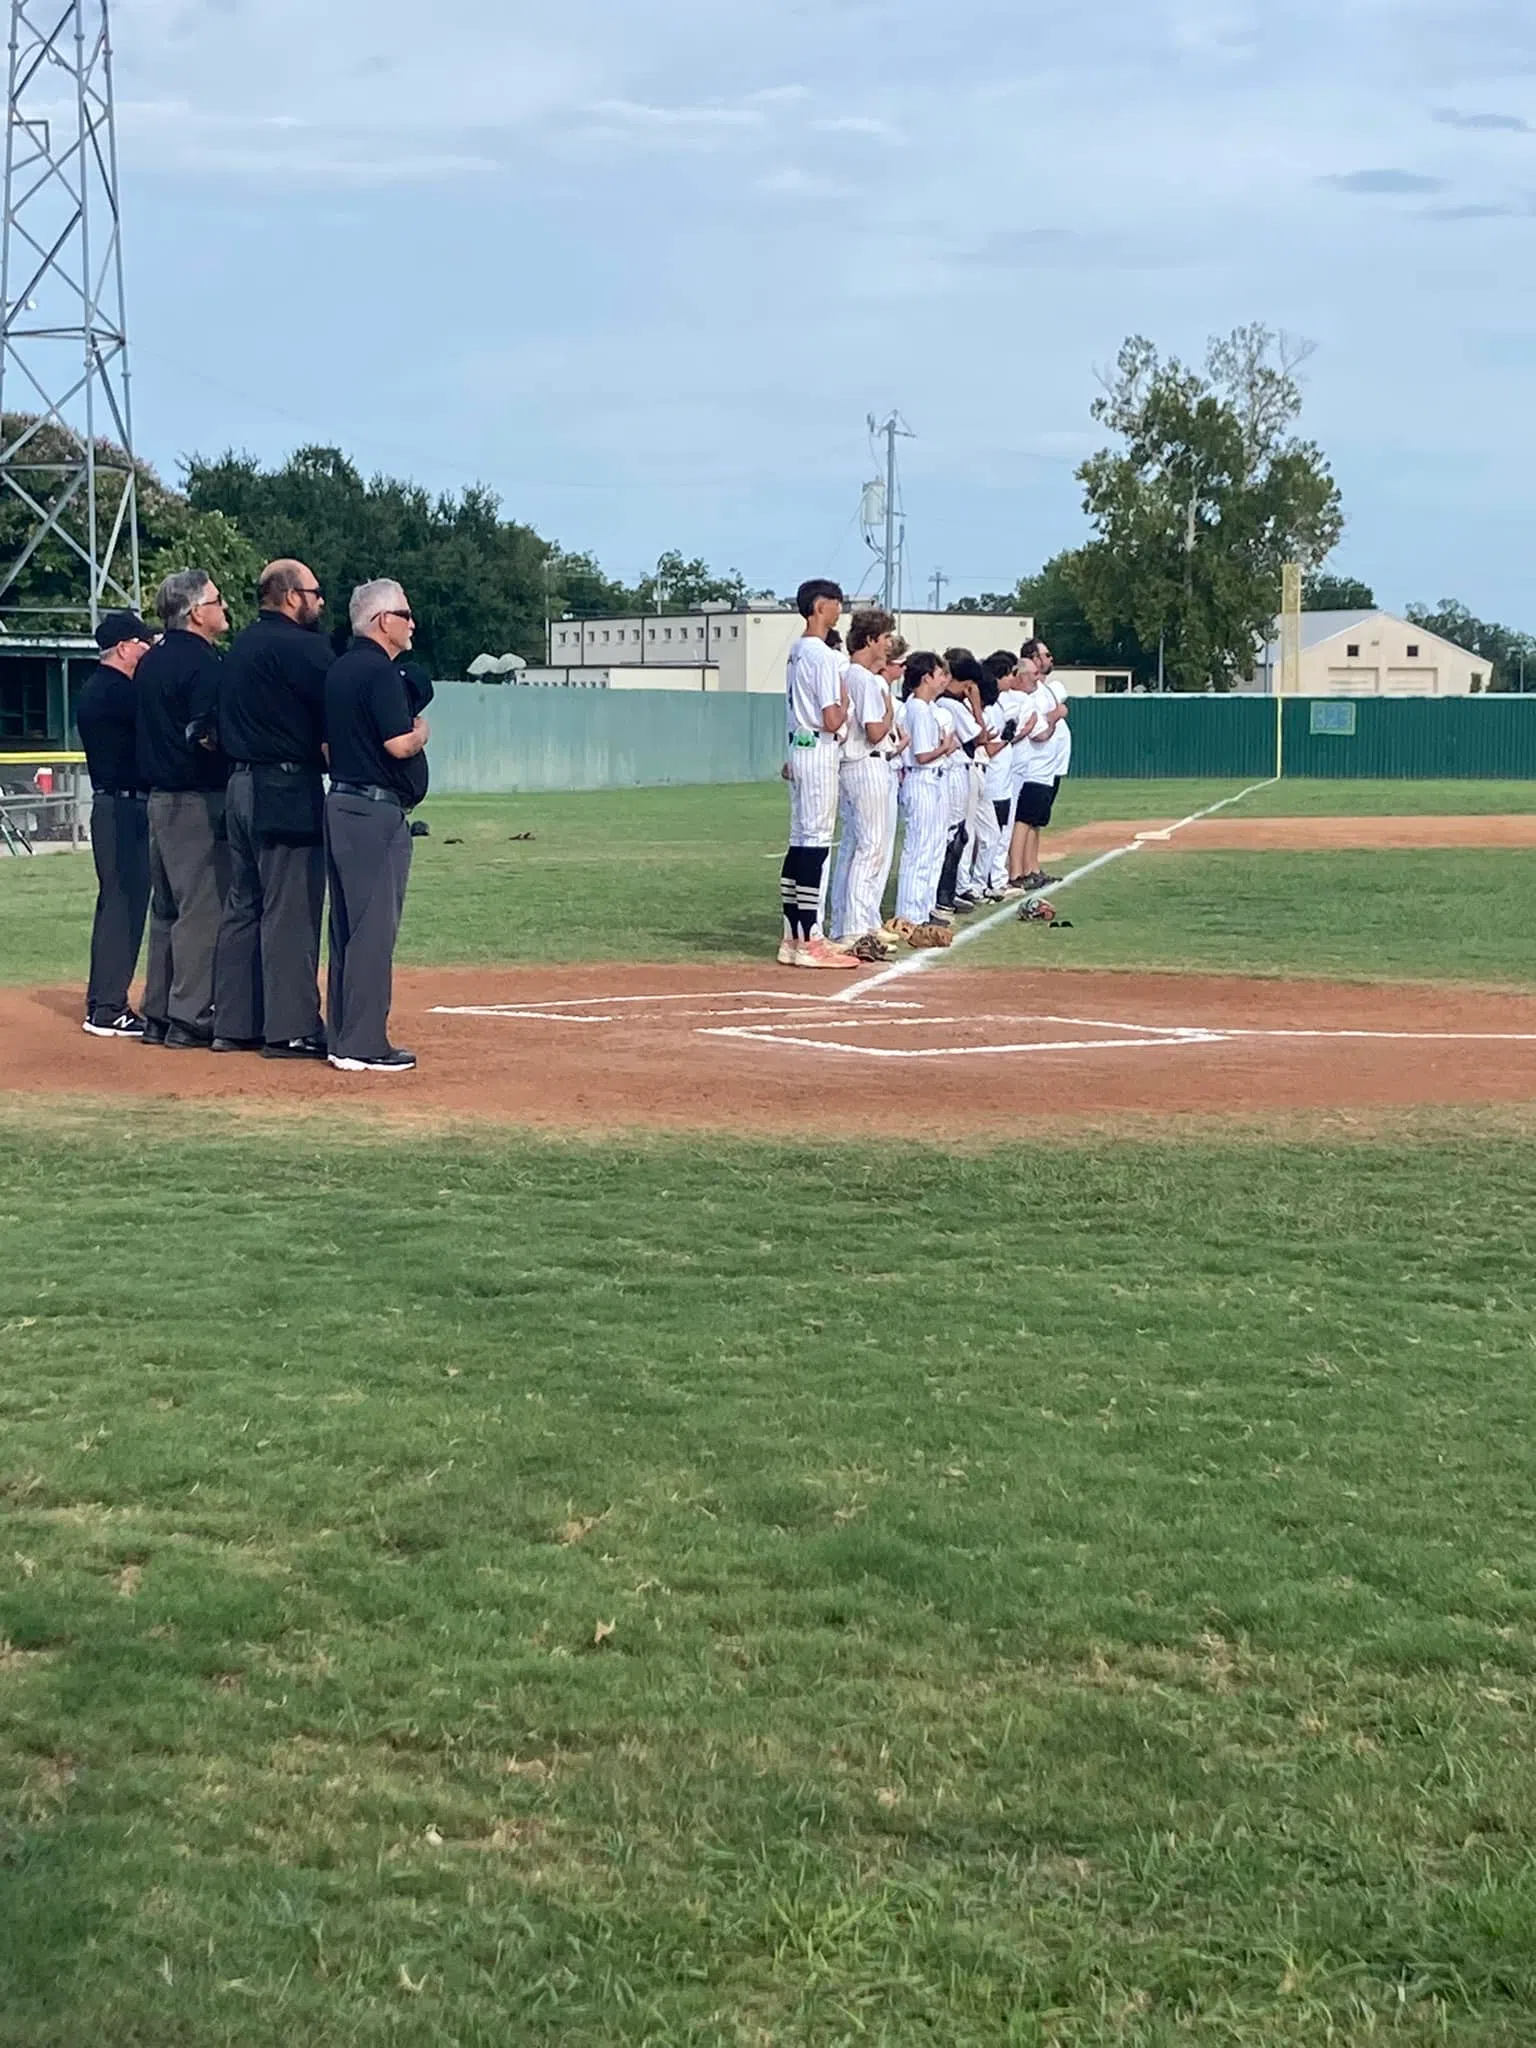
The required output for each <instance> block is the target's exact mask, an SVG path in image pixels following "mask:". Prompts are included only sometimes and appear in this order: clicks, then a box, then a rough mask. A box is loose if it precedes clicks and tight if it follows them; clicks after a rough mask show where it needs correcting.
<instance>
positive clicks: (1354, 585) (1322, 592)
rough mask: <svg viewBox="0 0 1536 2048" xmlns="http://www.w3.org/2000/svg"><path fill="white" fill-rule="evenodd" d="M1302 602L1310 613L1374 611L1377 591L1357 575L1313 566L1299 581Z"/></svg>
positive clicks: (1303, 607) (1304, 608)
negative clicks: (1339, 573)
mask: <svg viewBox="0 0 1536 2048" xmlns="http://www.w3.org/2000/svg"><path fill="white" fill-rule="evenodd" d="M1301 604H1302V609H1303V610H1304V611H1309V612H1373V611H1375V609H1376V593H1375V591H1374V590H1372V588H1371V586H1370V585H1369V583H1362V582H1361V581H1360V579H1359V577H1358V576H1338V575H1335V574H1334V572H1333V571H1332V570H1330V569H1313V570H1312V571H1310V573H1309V574H1308V575H1307V576H1306V577H1305V578H1304V579H1303V581H1302V586H1301Z"/></svg>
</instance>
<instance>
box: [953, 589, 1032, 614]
mask: <svg viewBox="0 0 1536 2048" xmlns="http://www.w3.org/2000/svg"><path fill="white" fill-rule="evenodd" d="M944 609H945V610H946V611H949V612H964V613H966V614H967V615H974V614H975V613H976V612H1011V611H1016V610H1017V609H1018V603H1017V594H1016V593H1015V592H1014V591H1011V590H1010V591H1005V592H1002V593H999V592H998V591H996V590H984V591H983V592H982V593H981V595H980V597H957V598H956V599H955V601H954V603H953V604H949V605H946V606H945V607H944Z"/></svg>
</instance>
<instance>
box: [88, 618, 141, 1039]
mask: <svg viewBox="0 0 1536 2048" xmlns="http://www.w3.org/2000/svg"><path fill="white" fill-rule="evenodd" d="M154 639H155V636H154V632H153V629H152V628H151V627H149V626H146V625H145V623H144V621H143V620H142V619H141V618H140V617H139V616H138V614H137V613H136V612H108V613H107V616H106V617H105V618H104V619H103V620H102V622H101V624H100V625H99V626H98V627H97V628H96V645H97V646H98V647H99V648H100V649H101V661H100V663H99V665H98V666H97V667H96V668H93V669H92V670H91V673H90V674H89V675H88V676H87V677H86V679H85V687H84V688H83V689H82V690H81V692H80V699H79V702H78V703H77V704H76V706H75V726H76V729H77V731H78V732H79V734H80V744H81V745H82V746H83V747H84V748H85V760H86V767H87V769H88V771H89V773H90V778H91V790H92V796H91V852H92V854H93V856H94V857H95V862H96V883H97V888H96V917H95V921H94V922H93V924H92V926H91V978H90V981H89V983H88V984H87V987H86V993H85V1028H86V1030H87V1031H88V1032H89V1033H90V1034H91V1036H92V1037H93V1038H142V1037H143V1035H144V1020H143V1019H142V1018H141V1017H140V1016H139V1015H138V1013H137V1012H136V1011H135V1010H134V1009H133V1007H132V1005H131V1004H130V1003H129V1001H128V984H129V982H131V981H132V979H133V970H134V968H135V967H136V966H137V965H138V961H139V946H140V944H141V943H142V941H143V938H144V913H145V911H146V910H147V909H148V908H149V826H148V824H147V822H146V819H145V809H144V785H143V783H142V782H141V781H140V780H139V763H138V739H137V726H138V705H139V692H138V684H137V681H136V676H137V671H138V668H139V664H140V663H141V662H142V660H143V659H144V656H145V655H146V654H148V652H149V650H150V648H151V647H152V646H153V645H154Z"/></svg>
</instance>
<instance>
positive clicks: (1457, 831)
mask: <svg viewBox="0 0 1536 2048" xmlns="http://www.w3.org/2000/svg"><path fill="white" fill-rule="evenodd" d="M1174 822H1175V821H1174V820H1173V819H1169V818H1165V819H1163V820H1161V821H1160V822H1154V823H1151V824H1149V823H1148V822H1147V820H1146V819H1144V818H1143V819H1137V820H1134V821H1131V820H1126V819H1121V820H1118V821H1104V822H1101V823H1097V824H1093V825H1078V826H1075V827H1074V828H1073V829H1072V830H1070V831H1064V832H1053V833H1052V834H1051V835H1050V838H1049V840H1048V842H1047V851H1048V852H1049V854H1050V857H1051V859H1052V860H1059V859H1060V858H1062V856H1063V855H1067V854H1075V853H1102V852H1104V851H1105V849H1106V848H1108V847H1111V846H1124V845H1125V844H1126V843H1127V841H1129V840H1132V839H1140V840H1141V841H1142V843H1143V845H1145V846H1146V847H1147V848H1148V850H1149V851H1151V852H1154V853H1380V852H1383V851H1388V850H1394V851H1396V850H1401V851H1412V850H1415V849H1420V848H1422V849H1424V850H1426V851H1430V850H1434V851H1439V850H1443V849H1448V848H1453V847H1486V848H1490V849H1499V848H1504V849H1508V848H1510V847H1521V846H1531V847H1536V811H1532V812H1524V811H1514V812H1501V813H1498V814H1495V815H1491V816H1488V817H1425V818H1239V817H1234V816H1233V815H1232V814H1231V813H1228V814H1227V815H1225V816H1222V817H1216V818H1197V819H1195V820H1194V821H1193V822H1191V823H1189V824H1185V825H1181V826H1180V829H1179V830H1178V831H1177V832H1176V833H1174V834H1173V836H1172V837H1171V838H1168V839H1162V838H1160V837H1159V836H1158V835H1159V834H1160V833H1162V832H1166V831H1167V830H1168V828H1169V826H1170V825H1172V824H1173V823H1174Z"/></svg>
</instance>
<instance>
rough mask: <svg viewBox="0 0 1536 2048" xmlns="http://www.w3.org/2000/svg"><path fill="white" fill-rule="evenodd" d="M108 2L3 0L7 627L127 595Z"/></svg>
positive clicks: (127, 508)
mask: <svg viewBox="0 0 1536 2048" xmlns="http://www.w3.org/2000/svg"><path fill="white" fill-rule="evenodd" d="M107 6H108V0H11V10H10V12H11V39H10V78H9V92H8V96H7V119H6V131H5V219H4V230H3V244H0V422H3V424H0V621H3V622H4V623H6V624H9V625H11V626H12V627H13V628H15V627H17V626H21V627H22V628H23V629H25V628H26V626H27V625H28V624H30V625H32V626H33V627H34V628H35V627H36V626H37V624H38V622H39V614H46V615H47V617H48V619H49V620H50V621H51V622H54V623H56V624H57V625H59V626H63V625H72V626H76V627H78V626H79V625H91V626H94V625H95V624H96V622H97V620H98V618H99V617H100V615H101V613H102V612H103V611H110V610H112V609H113V608H114V607H116V606H121V605H131V606H134V607H135V608H137V606H138V604H139V600H140V591H139V528H138V502H137V488H136V475H135V470H134V464H133V418H132V412H131V409H130V406H129V390H128V332H127V319H126V313H125V308H124V300H123V247H122V229H121V216H120V211H119V206H118V180H117V124H116V118H115V114H114V109H113V103H112V44H111V36H110V32H109V28H108V21H107ZM26 572H30V573H29V574H27V576H26V580H27V582H28V583H29V584H31V585H33V586H34V588H33V589H32V590H31V591H30V592H29V593H28V594H26V595H25V596H23V595H22V593H21V592H20V591H19V590H18V584H19V582H20V581H21V579H22V578H23V576H24V573H26Z"/></svg>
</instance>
